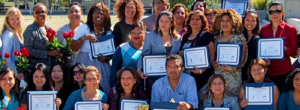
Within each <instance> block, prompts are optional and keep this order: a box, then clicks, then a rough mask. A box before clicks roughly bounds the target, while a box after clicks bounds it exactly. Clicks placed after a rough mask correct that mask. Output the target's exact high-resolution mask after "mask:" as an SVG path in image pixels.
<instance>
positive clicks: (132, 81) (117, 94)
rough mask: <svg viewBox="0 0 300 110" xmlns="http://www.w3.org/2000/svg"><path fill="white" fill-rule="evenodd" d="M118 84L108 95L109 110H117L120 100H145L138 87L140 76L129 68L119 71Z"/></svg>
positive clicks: (142, 92) (144, 95)
mask: <svg viewBox="0 0 300 110" xmlns="http://www.w3.org/2000/svg"><path fill="white" fill-rule="evenodd" d="M117 79H118V81H117V82H118V84H117V85H116V86H115V87H113V88H112V89H111V90H110V92H109V94H108V97H109V98H108V104H109V106H110V107H109V110H118V109H119V108H120V107H119V103H120V98H129V99H147V97H146V94H145V92H144V91H143V90H142V88H141V85H140V83H139V82H140V79H141V78H140V74H139V73H138V72H137V71H136V70H135V69H134V68H130V67H125V68H122V69H121V70H120V72H119V73H118V75H117Z"/></svg>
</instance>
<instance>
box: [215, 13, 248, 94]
mask: <svg viewBox="0 0 300 110" xmlns="http://www.w3.org/2000/svg"><path fill="white" fill-rule="evenodd" d="M215 18H216V19H215V21H214V25H213V34H214V35H215V43H216V44H217V43H218V42H228V43H241V44H242V50H243V51H242V52H241V53H242V56H240V57H236V58H241V62H240V64H241V65H239V66H229V65H220V64H219V62H214V63H213V67H214V68H215V74H222V75H223V76H224V78H225V79H226V81H227V82H228V88H229V89H228V90H230V92H231V93H233V94H234V95H236V96H237V94H238V91H239V88H240V85H241V84H242V78H241V76H242V68H241V67H242V65H243V64H244V62H245V59H246V53H247V43H246V39H245V37H244V35H243V34H242V30H243V25H242V18H241V15H240V14H239V13H237V12H236V11H235V10H233V9H227V10H221V11H219V12H218V14H217V15H216V16H215ZM216 48H217V45H216ZM218 54H220V53H218V52H216V55H218ZM226 54H229V53H226ZM238 60H239V59H238Z"/></svg>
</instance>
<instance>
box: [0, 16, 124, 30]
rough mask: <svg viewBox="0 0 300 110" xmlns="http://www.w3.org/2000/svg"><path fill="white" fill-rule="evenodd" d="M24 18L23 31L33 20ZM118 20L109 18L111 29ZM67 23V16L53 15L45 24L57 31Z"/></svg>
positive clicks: (114, 17)
mask: <svg viewBox="0 0 300 110" xmlns="http://www.w3.org/2000/svg"><path fill="white" fill-rule="evenodd" d="M23 17H24V22H23V24H22V27H23V31H22V32H24V30H25V29H26V27H27V26H28V25H30V24H32V23H33V21H34V19H33V17H32V15H26V16H23ZM4 18H5V16H0V25H1V26H0V30H2V25H3V22H4ZM86 18H87V16H83V17H82V21H84V22H86ZM118 21H119V20H118V18H117V17H116V16H111V22H112V27H113V25H114V24H116V23H117V22H118ZM67 23H69V19H68V16H67V15H53V16H49V15H48V17H47V19H46V24H47V25H49V26H50V27H51V28H52V29H54V30H58V29H59V28H60V27H62V26H63V25H65V24H67Z"/></svg>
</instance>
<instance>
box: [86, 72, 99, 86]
mask: <svg viewBox="0 0 300 110" xmlns="http://www.w3.org/2000/svg"><path fill="white" fill-rule="evenodd" d="M100 81H101V77H97V74H96V72H94V71H90V72H88V73H86V75H85V80H84V83H85V84H86V87H87V89H88V90H94V89H97V88H98V85H99V83H100Z"/></svg>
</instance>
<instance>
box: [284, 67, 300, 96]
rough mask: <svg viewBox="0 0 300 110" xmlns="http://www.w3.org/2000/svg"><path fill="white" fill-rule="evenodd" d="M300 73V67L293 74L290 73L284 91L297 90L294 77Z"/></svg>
mask: <svg viewBox="0 0 300 110" xmlns="http://www.w3.org/2000/svg"><path fill="white" fill-rule="evenodd" d="M299 73H300V69H299V68H296V69H295V70H294V71H293V72H292V74H290V75H289V76H288V77H287V79H286V86H285V88H284V92H288V91H291V90H295V87H294V84H293V82H294V78H295V76H296V75H297V74H299Z"/></svg>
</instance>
